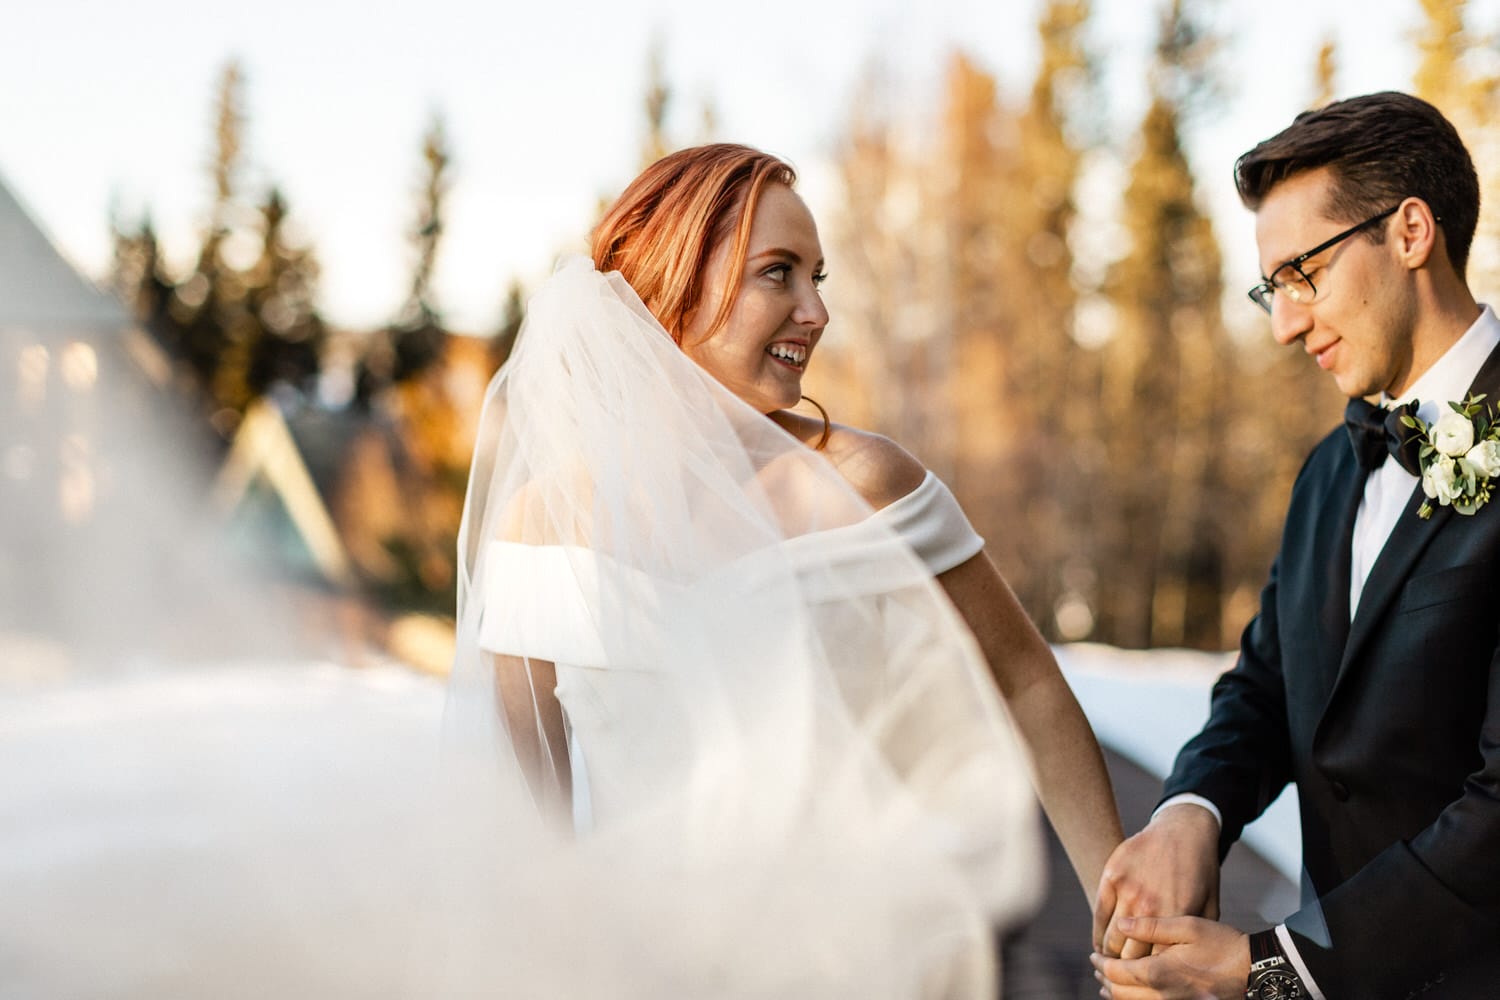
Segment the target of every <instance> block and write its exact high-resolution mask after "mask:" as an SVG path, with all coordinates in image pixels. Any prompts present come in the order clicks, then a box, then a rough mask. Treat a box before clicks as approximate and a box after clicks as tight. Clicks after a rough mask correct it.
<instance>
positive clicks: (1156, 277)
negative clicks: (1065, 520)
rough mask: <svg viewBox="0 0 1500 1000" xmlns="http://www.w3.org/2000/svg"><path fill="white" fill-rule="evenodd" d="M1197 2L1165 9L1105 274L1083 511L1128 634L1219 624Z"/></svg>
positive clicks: (1222, 376) (1212, 345) (1203, 78)
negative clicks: (1092, 502)
mask: <svg viewBox="0 0 1500 1000" xmlns="http://www.w3.org/2000/svg"><path fill="white" fill-rule="evenodd" d="M1199 14H1201V7H1197V8H1195V7H1194V6H1193V5H1190V4H1189V2H1188V0H1171V2H1170V3H1169V4H1168V5H1167V9H1166V11H1165V12H1164V16H1163V18H1162V26H1161V32H1160V35H1159V39H1158V43H1157V48H1156V58H1155V61H1154V64H1153V66H1152V70H1151V84H1150V94H1151V98H1150V104H1149V107H1148V108H1147V110H1146V114H1145V117H1144V119H1143V121H1142V122H1141V126H1140V130H1139V134H1138V137H1137V143H1138V148H1137V152H1136V154H1135V159H1134V161H1133V163H1132V164H1131V166H1130V172H1129V183H1128V186H1127V189H1126V191H1125V197H1124V203H1123V223H1124V227H1125V229H1126V231H1127V233H1128V236H1129V247H1130V248H1129V251H1128V252H1127V253H1126V255H1125V256H1124V257H1123V258H1122V259H1121V260H1120V261H1119V262H1118V263H1117V264H1116V265H1115V267H1114V268H1113V270H1112V272H1111V274H1110V275H1109V278H1108V281H1107V292H1108V295H1109V297H1110V299H1111V301H1112V304H1113V306H1114V309H1115V314H1116V317H1117V322H1116V326H1115V330H1114V334H1113V337H1112V338H1111V340H1110V342H1109V343H1108V344H1107V346H1106V347H1105V354H1104V359H1103V360H1104V365H1103V371H1102V375H1101V380H1100V405H1101V413H1100V416H1101V418H1102V420H1101V423H1100V425H1099V432H1098V433H1099V438H1100V440H1101V442H1102V443H1103V444H1104V445H1105V455H1106V459H1105V461H1104V463H1103V464H1104V468H1103V470H1102V475H1098V476H1096V477H1094V479H1093V481H1092V483H1091V489H1092V491H1093V493H1094V495H1095V499H1096V503H1097V505H1098V507H1097V509H1098V510H1099V511H1100V513H1099V515H1098V516H1097V517H1095V518H1094V519H1093V522H1092V523H1093V527H1094V530H1095V532H1096V534H1095V538H1096V547H1095V550H1094V551H1095V555H1096V559H1097V561H1098V565H1099V571H1100V574H1101V577H1102V578H1103V581H1104V582H1103V583H1101V586H1100V590H1099V600H1098V609H1097V610H1098V617H1099V628H1100V634H1101V637H1102V638H1105V639H1106V640H1107V641H1111V642H1115V643H1117V644H1119V645H1123V646H1128V647H1145V646H1162V645H1189V646H1209V647H1216V646H1218V645H1219V644H1220V641H1221V633H1222V626H1221V621H1220V616H1221V612H1222V596H1223V592H1224V534H1225V531H1226V528H1227V525H1226V523H1225V521H1226V519H1227V518H1228V517H1230V516H1232V515H1231V514H1230V513H1229V511H1227V510H1226V504H1225V500H1226V498H1225V497H1224V496H1223V495H1222V494H1223V476H1222V466H1223V462H1224V459H1223V454H1224V444H1225V436H1224V422H1225V416H1226V413H1225V410H1226V407H1227V389H1228V384H1229V379H1230V377H1231V375H1232V369H1231V354H1230V344H1229V341H1228V338H1227V336H1226V334H1225V331H1224V327H1223V323H1222V317H1221V315H1220V299H1221V296H1222V291H1223V288H1222V278H1221V258H1220V251H1219V247H1218V243H1217V241H1216V239H1215V237H1214V233H1213V228H1212V225H1211V224H1210V221H1209V218H1208V216H1207V214H1206V213H1205V212H1204V211H1203V210H1202V208H1201V207H1200V206H1199V204H1198V200H1197V192H1196V184H1195V181H1194V176H1193V172H1192V169H1191V167H1190V165H1189V163H1188V160H1187V157H1186V155H1185V153H1184V149H1183V124H1184V120H1185V117H1186V116H1187V115H1188V113H1189V112H1190V111H1191V110H1192V109H1193V108H1194V106H1195V104H1196V103H1197V102H1199V101H1201V100H1203V99H1204V98H1205V96H1206V95H1210V94H1211V89H1210V82H1209V76H1208V59H1209V58H1210V56H1211V55H1212V51H1213V45H1214V39H1213V38H1212V37H1211V36H1210V35H1209V34H1207V33H1206V31H1205V30H1204V28H1203V26H1202V22H1201V20H1200V19H1199V18H1198V17H1196V16H1195V15H1199Z"/></svg>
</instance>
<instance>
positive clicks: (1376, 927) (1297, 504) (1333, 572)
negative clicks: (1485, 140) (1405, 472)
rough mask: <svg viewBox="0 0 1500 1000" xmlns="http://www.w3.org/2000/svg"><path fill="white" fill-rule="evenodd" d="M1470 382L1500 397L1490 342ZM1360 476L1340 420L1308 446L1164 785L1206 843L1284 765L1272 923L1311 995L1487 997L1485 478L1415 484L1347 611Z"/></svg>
mask: <svg viewBox="0 0 1500 1000" xmlns="http://www.w3.org/2000/svg"><path fill="white" fill-rule="evenodd" d="M1473 391H1475V392H1487V393H1489V400H1488V401H1489V402H1492V403H1493V402H1496V401H1500V349H1497V350H1496V351H1495V352H1494V353H1492V354H1491V355H1490V357H1489V359H1488V360H1487V361H1486V362H1485V364H1484V366H1483V368H1482V369H1481V371H1480V372H1479V375H1478V376H1477V377H1476V378H1475V380H1474V389H1473ZM1365 478H1366V476H1365V473H1364V470H1362V469H1361V468H1360V466H1359V463H1358V461H1357V459H1356V458H1355V455H1354V452H1353V449H1352V448H1351V446H1350V444H1349V440H1348V436H1347V434H1346V433H1345V431H1344V429H1343V428H1342V427H1340V428H1339V429H1338V430H1336V431H1334V432H1333V433H1332V434H1330V435H1329V436H1328V437H1327V438H1325V439H1324V440H1323V441H1322V443H1321V444H1319V445H1318V447H1317V448H1316V449H1314V451H1313V453H1312V455H1311V456H1309V458H1308V460H1307V463H1306V465H1304V466H1303V469H1302V472H1301V473H1300V474H1299V476H1298V478H1297V483H1296V485H1295V486H1294V487H1293V489H1292V499H1291V506H1290V509H1289V511H1288V513H1287V521H1286V527H1285V529H1284V532H1283V534H1282V540H1281V550H1280V552H1279V553H1278V555H1277V557H1276V562H1275V564H1274V565H1273V566H1272V569H1271V576H1270V580H1269V582H1268V583H1267V584H1266V588H1265V590H1264V591H1263V592H1262V594H1261V605H1260V613H1259V614H1258V615H1257V616H1256V618H1255V619H1254V620H1253V621H1252V622H1251V623H1250V625H1249V626H1248V627H1247V628H1246V629H1245V633H1244V636H1243V638H1242V640H1241V646H1240V656H1239V661H1238V662H1237V663H1236V665H1235V667H1234V669H1233V670H1231V671H1229V672H1228V673H1226V674H1225V675H1224V676H1223V677H1222V678H1221V679H1220V680H1219V681H1218V683H1217V684H1216V685H1215V686H1214V691H1213V701H1212V710H1211V714H1210V717H1209V721H1208V723H1207V725H1206V726H1205V727H1204V729H1203V731H1202V732H1201V733H1199V734H1198V736H1196V737H1194V738H1193V739H1192V740H1191V741H1190V742H1189V743H1188V744H1187V745H1186V746H1185V747H1184V748H1183V750H1182V752H1181V753H1180V754H1179V755H1178V758H1177V763H1176V765H1175V767H1174V768H1173V771H1172V775H1171V777H1170V778H1168V779H1167V783H1166V787H1165V795H1164V798H1166V797H1170V796H1172V795H1176V794H1179V793H1182V792H1194V793H1197V794H1199V795H1202V796H1204V797H1205V798H1207V799H1208V800H1209V801H1211V802H1213V803H1214V804H1215V805H1216V806H1218V807H1219V809H1220V810H1221V811H1222V812H1223V817H1224V825H1223V832H1222V837H1221V840H1220V844H1219V851H1220V858H1221V859H1222V857H1223V855H1224V854H1225V853H1227V852H1228V850H1229V846H1230V845H1231V844H1232V843H1233V842H1234V841H1235V840H1236V839H1238V837H1239V835H1240V832H1241V830H1242V829H1243V828H1244V826H1245V824H1246V823H1248V822H1249V821H1251V820H1252V819H1254V818H1255V817H1257V816H1259V815H1260V813H1261V812H1262V811H1263V810H1264V809H1265V808H1266V807H1267V806H1268V805H1269V804H1270V803H1271V802H1272V800H1273V799H1275V797H1276V796H1277V795H1278V794H1279V793H1280V792H1281V790H1282V788H1283V786H1285V785H1286V783H1287V782H1289V781H1291V782H1295V783H1296V786H1297V791H1298V794H1299V797H1300V800H1301V813H1302V851H1303V867H1304V887H1303V895H1304V900H1303V902H1304V905H1303V907H1302V909H1301V910H1299V911H1298V912H1297V913H1296V914H1294V915H1293V916H1292V917H1291V918H1289V919H1288V920H1287V928H1288V930H1289V931H1291V933H1292V935H1293V940H1294V941H1295V942H1296V944H1297V948H1298V951H1299V952H1300V953H1301V955H1302V958H1303V960H1304V961H1305V962H1306V964H1307V966H1308V970H1309V971H1310V972H1311V973H1312V976H1313V978H1314V979H1315V980H1316V981H1317V983H1318V986H1319V987H1320V988H1321V989H1322V991H1323V994H1324V996H1325V997H1326V998H1327V1000H1346V998H1350V1000H1365V998H1381V997H1395V998H1405V997H1408V996H1412V995H1419V994H1422V993H1424V992H1426V996H1427V998H1428V1000H1435V998H1438V997H1453V998H1480V997H1485V998H1488V997H1500V488H1497V490H1496V495H1495V497H1494V499H1493V500H1492V501H1491V502H1490V503H1489V504H1487V505H1486V506H1484V507H1482V508H1480V510H1479V511H1478V512H1477V513H1475V514H1474V515H1472V516H1464V515H1460V514H1457V513H1455V512H1454V511H1453V509H1452V508H1451V507H1439V506H1437V504H1436V503H1434V505H1433V506H1434V511H1433V514H1432V517H1431V519H1430V520H1425V521H1424V520H1422V519H1421V518H1419V517H1418V516H1417V508H1418V507H1420V506H1421V503H1422V500H1423V499H1424V497H1423V495H1422V490H1421V487H1420V485H1419V486H1418V487H1417V488H1416V489H1415V491H1414V492H1413V495H1412V497H1411V500H1410V501H1409V502H1408V504H1407V506H1406V509H1405V510H1404V511H1403V512H1402V514H1401V517H1400V519H1399V520H1398V521H1397V522H1396V527H1395V528H1394V529H1393V531H1392V532H1391V535H1390V538H1389V540H1388V541H1387V542H1386V544H1385V547H1384V549H1382V550H1381V552H1380V554H1379V557H1378V558H1377V559H1376V562H1375V565H1374V567H1373V568H1372V569H1371V572H1370V575H1369V578H1368V579H1367V580H1366V583H1365V587H1364V591H1363V594H1362V596H1361V598H1360V602H1359V608H1358V613H1357V614H1356V616H1355V618H1354V621H1353V622H1352V623H1351V622H1350V620H1349V574H1350V536H1351V533H1352V531H1353V527H1354V515H1355V512H1356V511H1357V509H1358V506H1359V502H1360V498H1361V496H1362V495H1363V492H1364V485H1365ZM1497 486H1500V484H1497Z"/></svg>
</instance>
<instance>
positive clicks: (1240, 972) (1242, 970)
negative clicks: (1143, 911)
mask: <svg viewBox="0 0 1500 1000" xmlns="http://www.w3.org/2000/svg"><path fill="white" fill-rule="evenodd" d="M1123 924H1124V926H1123V927H1122V928H1121V929H1122V930H1123V931H1124V932H1125V933H1126V934H1129V935H1130V937H1131V939H1132V940H1134V941H1141V942H1143V943H1145V944H1149V945H1151V946H1153V947H1154V948H1156V949H1158V950H1157V952H1156V954H1154V955H1151V956H1150V957H1147V958H1137V959H1121V958H1105V957H1104V956H1103V955H1098V954H1095V955H1092V956H1090V959H1089V960H1090V961H1091V962H1093V964H1094V977H1095V978H1096V979H1098V980H1099V987H1100V989H1099V994H1100V996H1103V997H1108V998H1109V1000H1210V998H1214V1000H1239V998H1240V997H1243V996H1244V995H1245V987H1246V983H1247V982H1248V980H1249V979H1250V938H1249V937H1248V936H1247V935H1246V934H1244V933H1242V932H1240V931H1237V930H1235V929H1234V928H1233V927H1229V926H1227V925H1225V924H1221V923H1216V922H1214V921H1212V920H1202V919H1199V918H1197V917H1140V918H1137V919H1135V920H1131V919H1128V918H1125V919H1124V920H1123Z"/></svg>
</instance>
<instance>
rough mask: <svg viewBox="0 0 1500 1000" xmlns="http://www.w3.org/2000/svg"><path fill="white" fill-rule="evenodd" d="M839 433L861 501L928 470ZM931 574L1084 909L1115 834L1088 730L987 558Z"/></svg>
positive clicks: (843, 467) (840, 455) (874, 443)
mask: <svg viewBox="0 0 1500 1000" xmlns="http://www.w3.org/2000/svg"><path fill="white" fill-rule="evenodd" d="M840 430H841V431H844V432H845V433H843V434H842V435H841V438H842V440H841V441H840V445H841V447H839V448H837V450H836V453H835V454H832V455H830V456H829V457H830V458H831V459H832V460H833V462H834V465H835V466H836V467H837V468H838V470H839V472H840V473H842V474H843V475H844V477H845V478H846V479H847V480H848V481H849V483H850V485H852V486H853V487H854V488H855V489H856V490H858V491H859V493H860V494H861V495H862V496H864V498H865V500H866V501H867V502H868V503H869V504H870V506H872V507H875V508H880V507H885V506H888V505H889V504H891V503H894V502H895V501H896V500H898V499H900V498H901V497H903V496H905V495H906V494H908V493H910V492H911V491H912V490H914V489H916V488H917V486H918V485H919V484H920V483H921V482H922V479H923V477H924V476H925V475H926V471H927V470H926V469H925V468H924V467H923V465H922V463H921V462H919V461H917V460H916V459H915V458H914V457H912V455H911V454H910V453H908V452H907V451H906V450H905V449H903V448H902V447H901V446H900V445H898V444H896V443H895V442H894V441H891V440H889V439H888V438H884V437H881V436H879V435H875V434H867V433H864V432H859V431H855V432H852V433H850V432H848V429H845V428H841V429H840ZM830 450H834V449H830ZM937 579H938V583H940V584H941V585H942V587H943V589H944V590H945V591H946V592H947V594H948V597H949V599H950V600H952V601H953V604H954V606H955V607H957V609H958V612H959V614H960V615H962V616H963V619H964V621H965V622H967V623H968V626H969V628H970V630H971V631H972V632H973V633H974V637H975V638H976V639H977V640H978V641H979V648H980V650H981V651H982V652H983V653H984V657H985V660H986V661H987V663H988V664H989V668H990V673H991V674H992V675H993V676H994V678H995V683H996V685H997V686H998V687H999V689H1000V694H1001V695H1002V696H1003V697H1004V699H1005V704H1006V707H1007V708H1008V709H1009V710H1010V714H1011V717H1012V718H1013V719H1014V721H1015V724H1016V728H1017V729H1018V730H1019V732H1020V735H1021V739H1022V741H1023V742H1024V743H1025V745H1026V748H1027V750H1028V751H1029V753H1030V757H1031V765H1032V773H1033V780H1034V782H1035V785H1036V789H1037V797H1038V798H1039V799H1040V800H1041V803H1042V808H1043V809H1044V810H1045V811H1046V813H1047V818H1048V820H1050V821H1051V823H1052V827H1053V829H1055V830H1056V831H1057V835H1058V837H1059V839H1061V840H1062V844H1063V849H1064V850H1066V851H1067V854H1068V860H1069V861H1070V862H1071V863H1072V865H1073V870H1074V871H1075V872H1076V873H1077V874H1078V880H1079V882H1081V883H1082V885H1083V891H1084V894H1085V895H1086V896H1087V897H1088V900H1089V905H1090V907H1092V906H1093V903H1094V896H1095V894H1096V893H1097V891H1098V886H1099V877H1100V875H1101V874H1102V873H1103V871H1104V864H1105V862H1106V861H1107V860H1108V859H1109V855H1110V852H1111V851H1113V850H1114V848H1115V845H1117V844H1118V843H1119V842H1120V841H1121V839H1123V833H1122V831H1121V829H1120V815H1119V812H1118V811H1117V809H1116V807H1115V797H1114V791H1113V789H1112V788H1111V787H1110V782H1109V772H1108V771H1106V770H1105V767H1104V754H1103V753H1102V752H1101V751H1100V749H1099V743H1098V741H1097V740H1096V739H1095V738H1094V731H1093V730H1092V729H1091V728H1090V727H1089V724H1088V720H1087V719H1085V718H1084V715H1083V710H1082V709H1081V708H1079V707H1078V700H1077V699H1076V698H1074V697H1073V691H1072V689H1071V688H1069V687H1068V683H1067V681H1066V680H1064V679H1063V675H1062V670H1061V669H1060V668H1059V667H1058V665H1057V659H1056V657H1054V656H1053V655H1052V650H1051V649H1050V648H1049V647H1048V645H1047V643H1046V641H1045V640H1044V639H1043V638H1042V636H1041V633H1039V632H1038V631H1037V630H1036V626H1034V625H1033V624H1032V623H1031V619H1030V618H1028V617H1027V616H1026V612H1025V610H1024V609H1023V608H1022V607H1021V604H1020V602H1019V601H1017V600H1016V596H1015V594H1014V593H1013V592H1012V591H1011V589H1010V586H1009V585H1008V584H1007V583H1006V582H1005V580H1004V578H1003V577H1001V575H1000V571H999V570H997V569H996V568H995V564H994V563H992V562H991V561H990V558H989V556H988V555H986V554H985V553H984V552H980V553H979V554H977V555H975V556H973V557H972V558H970V559H968V560H967V561H965V562H963V563H960V564H959V565H957V566H955V567H953V568H952V569H950V570H948V571H947V572H945V573H942V574H939V576H938V578H937Z"/></svg>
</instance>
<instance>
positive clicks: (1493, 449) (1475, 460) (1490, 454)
mask: <svg viewBox="0 0 1500 1000" xmlns="http://www.w3.org/2000/svg"><path fill="white" fill-rule="evenodd" d="M1464 461H1465V462H1468V463H1469V464H1470V465H1471V466H1473V467H1474V471H1475V472H1477V473H1479V474H1480V475H1482V476H1500V441H1481V442H1479V443H1478V444H1476V445H1475V446H1474V447H1472V448H1470V449H1469V452H1468V454H1466V455H1465V456H1464Z"/></svg>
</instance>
